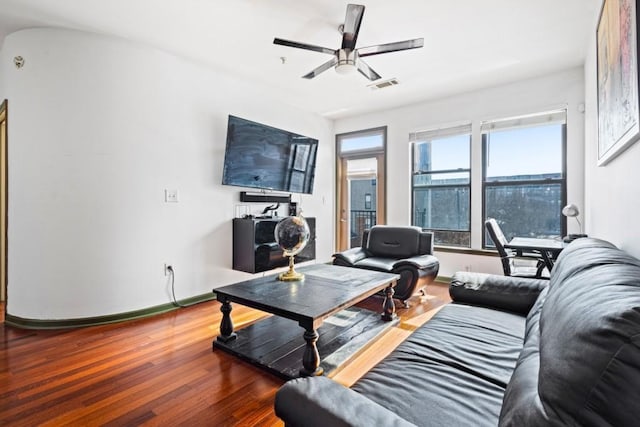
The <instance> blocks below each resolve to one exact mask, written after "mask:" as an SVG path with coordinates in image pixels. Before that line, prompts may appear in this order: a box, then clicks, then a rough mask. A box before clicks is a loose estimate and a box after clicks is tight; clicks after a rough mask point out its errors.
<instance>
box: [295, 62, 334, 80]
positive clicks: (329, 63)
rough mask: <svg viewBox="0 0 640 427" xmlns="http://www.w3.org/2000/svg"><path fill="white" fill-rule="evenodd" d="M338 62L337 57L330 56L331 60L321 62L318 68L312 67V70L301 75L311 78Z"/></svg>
mask: <svg viewBox="0 0 640 427" xmlns="http://www.w3.org/2000/svg"><path fill="white" fill-rule="evenodd" d="M337 63H338V58H332V59H331V60H329V61H327V62H325V63H324V64H322V65H321V66H319V67H318V68H316V69H314V70H313V71H311V72H310V73H308V74H305V75H304V76H302V78H303V79H312V78H314V77H315V76H317V75H318V74H320V73H322V72H324V71H327V70H328V69H329V68H331V67H333V66H335V65H336V64H337Z"/></svg>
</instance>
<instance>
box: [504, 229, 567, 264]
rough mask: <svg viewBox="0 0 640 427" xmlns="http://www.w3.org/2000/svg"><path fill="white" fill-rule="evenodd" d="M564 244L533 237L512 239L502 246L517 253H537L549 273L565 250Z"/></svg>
mask: <svg viewBox="0 0 640 427" xmlns="http://www.w3.org/2000/svg"><path fill="white" fill-rule="evenodd" d="M565 246H566V243H563V242H562V241H558V240H555V239H537V238H534V237H514V238H513V239H511V240H510V241H509V243H507V244H506V245H504V247H505V248H509V249H516V250H518V251H522V252H523V253H524V252H533V253H538V254H540V255H541V256H542V259H543V260H544V263H545V265H546V267H547V269H548V270H549V271H551V269H552V268H553V264H554V262H555V260H556V259H557V258H558V255H560V252H562V250H563V249H564V248H565Z"/></svg>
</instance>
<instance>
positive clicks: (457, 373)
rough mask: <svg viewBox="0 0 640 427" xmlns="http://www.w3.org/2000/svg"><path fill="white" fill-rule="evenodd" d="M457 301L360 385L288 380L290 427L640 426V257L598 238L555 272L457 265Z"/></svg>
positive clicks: (284, 412) (575, 247)
mask: <svg viewBox="0 0 640 427" xmlns="http://www.w3.org/2000/svg"><path fill="white" fill-rule="evenodd" d="M450 293H451V296H452V299H453V301H454V302H453V303H451V304H448V305H447V306H445V307H444V308H443V309H442V310H440V311H439V312H438V314H437V315H436V316H434V317H433V318H432V319H431V320H430V321H429V322H427V323H426V324H425V325H423V326H422V327H420V328H418V329H417V330H416V331H414V332H413V333H412V335H410V336H409V338H408V339H407V340H406V341H405V342H403V343H402V344H401V345H400V346H398V348H397V349H395V350H394V351H393V352H392V353H391V354H390V355H389V356H388V357H386V358H385V359H384V360H383V361H382V362H380V363H379V364H378V365H377V366H375V367H374V368H373V369H372V370H371V371H370V372H368V373H367V374H366V375H364V376H363V377H362V378H361V379H360V380H359V381H358V382H356V384H354V385H353V387H352V388H350V389H349V388H346V387H344V386H342V385H340V384H338V383H336V382H334V381H332V380H330V379H328V378H324V377H314V378H301V379H295V380H292V381H289V382H287V383H286V384H285V385H284V386H282V388H281V389H280V390H279V391H278V393H277V394H276V402H275V411H276V414H277V415H278V416H279V417H280V418H282V419H283V420H284V421H285V424H286V425H288V426H404V425H421V426H447V427H449V426H474V427H476V426H496V425H499V426H518V427H519V426H528V427H529V426H631V425H638V423H639V422H640V421H639V420H640V404H639V403H638V402H640V261H639V260H637V259H635V258H633V257H631V256H630V255H628V254H626V253H625V252H623V251H621V250H619V249H617V248H616V247H615V246H613V245H612V244H610V243H608V242H605V241H602V240H597V239H589V238H586V239H578V240H576V241H574V242H573V243H571V244H570V245H569V246H568V247H567V249H565V250H564V251H563V252H562V254H561V255H560V257H559V259H558V261H557V263H556V265H555V267H554V269H553V271H552V272H551V280H549V281H545V280H536V279H525V278H517V277H505V276H493V275H485V274H478V273H466V272H465V273H456V275H455V276H454V277H453V279H452V281H451V286H450Z"/></svg>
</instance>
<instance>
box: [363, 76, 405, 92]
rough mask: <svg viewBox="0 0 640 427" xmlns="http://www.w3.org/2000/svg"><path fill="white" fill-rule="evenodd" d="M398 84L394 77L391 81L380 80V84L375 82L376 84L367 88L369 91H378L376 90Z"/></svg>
mask: <svg viewBox="0 0 640 427" xmlns="http://www.w3.org/2000/svg"><path fill="white" fill-rule="evenodd" d="M398 83H399V82H398V79H396V78H395V77H394V78H392V79H388V80H382V81H380V82H376V83H373V84H370V85H367V87H370V88H371V90H378V89H382V88H385V87H389V86H395V85H397V84H398Z"/></svg>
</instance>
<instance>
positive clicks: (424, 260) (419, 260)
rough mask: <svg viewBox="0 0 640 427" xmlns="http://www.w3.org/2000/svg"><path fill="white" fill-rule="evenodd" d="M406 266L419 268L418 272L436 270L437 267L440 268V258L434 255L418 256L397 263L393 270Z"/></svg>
mask: <svg viewBox="0 0 640 427" xmlns="http://www.w3.org/2000/svg"><path fill="white" fill-rule="evenodd" d="M405 265H408V266H411V267H414V268H417V269H418V270H424V269H429V268H434V267H436V266H438V267H439V266H440V262H439V261H438V258H436V257H434V256H433V255H417V256H413V257H411V258H404V259H401V260H399V261H397V262H396V263H395V264H394V265H393V268H398V267H402V266H405Z"/></svg>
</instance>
